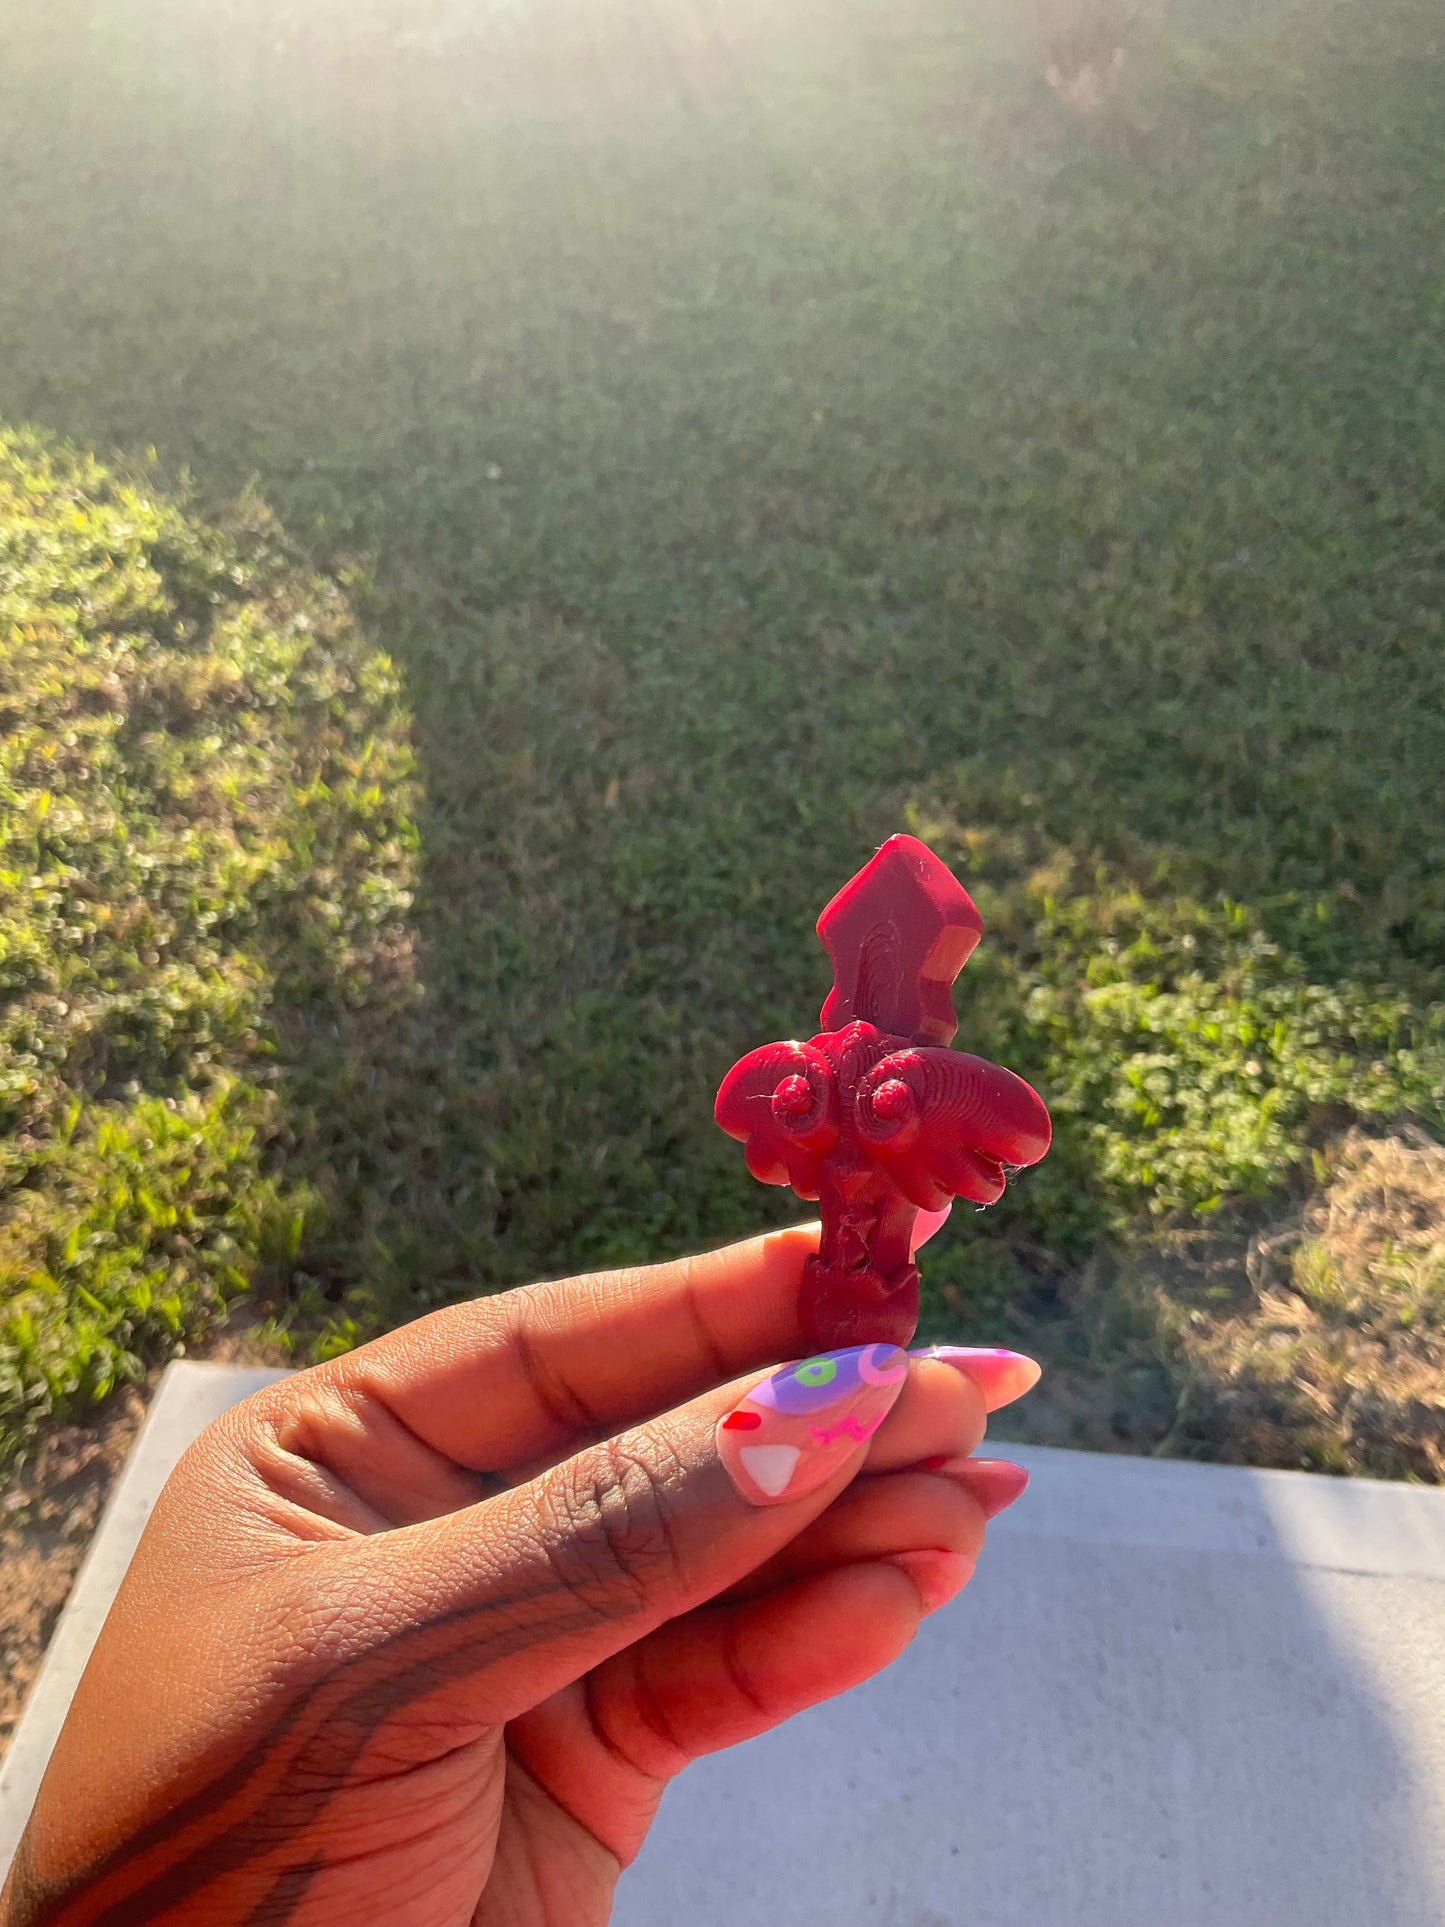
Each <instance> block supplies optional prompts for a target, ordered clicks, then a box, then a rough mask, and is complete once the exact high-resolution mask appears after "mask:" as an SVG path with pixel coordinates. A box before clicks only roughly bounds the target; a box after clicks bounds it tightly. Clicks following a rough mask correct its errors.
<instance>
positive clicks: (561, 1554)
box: [0, 1227, 1038, 1927]
mask: <svg viewBox="0 0 1445 1927" xmlns="http://www.w3.org/2000/svg"><path fill="white" fill-rule="evenodd" d="M816 1240H817V1229H816V1227H811V1228H809V1227H803V1228H800V1229H797V1230H792V1231H786V1232H779V1233H776V1234H774V1235H772V1236H770V1237H765V1238H759V1239H755V1240H753V1241H751V1242H749V1243H746V1244H742V1245H737V1246H733V1247H731V1248H730V1249H727V1250H724V1251H719V1252H714V1253H711V1254H709V1255H707V1256H704V1257H700V1258H694V1259H687V1260H682V1261H680V1262H677V1263H674V1264H666V1265H659V1266H656V1267H653V1268H650V1269H646V1270H637V1271H626V1272H618V1273H613V1274H610V1275H606V1276H601V1277H595V1278H581V1279H573V1280H569V1281H567V1282H564V1283H561V1284H554V1285H537V1286H533V1287H531V1288H529V1289H527V1290H524V1291H514V1292H509V1293H506V1294H505V1295H502V1296H499V1297H494V1298H485V1299H480V1300H477V1301H475V1302H473V1303H470V1304H465V1305H458V1306H454V1307H451V1308H449V1309H447V1310H444V1311H439V1312H436V1313H434V1314H432V1315H431V1316H430V1317H427V1318H422V1319H419V1320H418V1321H417V1322H416V1323H415V1324H412V1325H408V1326H406V1327H404V1328H402V1329H401V1330H399V1331H396V1332H393V1333H391V1334H390V1335H389V1336H387V1337H385V1338H381V1339H378V1340H377V1341H376V1342H375V1343H373V1344H370V1345H365V1346H363V1347H361V1348H360V1349H359V1350H357V1351H355V1352H352V1353H350V1354H348V1355H347V1356H345V1357H342V1358H338V1359H335V1360H332V1361H331V1362H329V1363H327V1364H325V1365H320V1366H317V1367H315V1368H314V1369H312V1370H310V1371H307V1372H302V1373H299V1374H297V1375H296V1376H295V1377H292V1378H290V1379H286V1380H283V1381H280V1382H278V1383H276V1384H275V1385H272V1386H270V1387H268V1388H267V1389H266V1390H264V1391H262V1392H259V1393H257V1394H256V1395H255V1396H253V1397H252V1398H249V1399H247V1400H246V1401H245V1402H244V1403H243V1404H241V1405H239V1406H237V1407H236V1408H235V1409H234V1410H232V1411H231V1412H229V1413H227V1414H226V1415H225V1416H224V1417H223V1418H222V1419H220V1420H219V1421H218V1422H217V1423H216V1424H215V1425H213V1426H212V1427H211V1428H210V1429H209V1430H208V1431H207V1432H206V1433H205V1434H203V1436H202V1437H201V1438H200V1439H198V1440H197V1441H196V1443H195V1444H194V1445H193V1446H192V1447H191V1449H190V1451H189V1452H188V1453H187V1454H186V1456H185V1457H184V1458H183V1459H182V1461H181V1463H180V1465H179V1466H178V1467H177V1468H176V1470H175V1472H174V1473H173V1474H172V1475H171V1478H170V1479H169V1481H168V1482H167V1484H166V1487H165V1489H164V1491H163V1492H162V1494H161V1497H160V1499H159V1501H158V1503H157V1505H156V1508H155V1512H154V1514H153V1515H152V1518H151V1521H150V1523H149V1525H148V1526H147V1528H146V1532H145V1535H144V1537H143V1539H142V1541H141V1544H140V1546H139V1548H138V1550H137V1553H136V1556H135V1559H134V1561H133V1562H132V1565H131V1568H130V1571H129V1572H128V1573H127V1575H126V1579H125V1581H124V1584H123V1585H122V1587H121V1589H120V1592H119V1593H118V1595H117V1597H116V1601H115V1604H114V1606H113V1607H112V1609H111V1613H110V1616H109V1618H108V1620H107V1621H106V1624H105V1627H104V1630H103V1631H102V1633H101V1636H100V1640H99V1642H98V1643H97V1646H96V1649H95V1652H94V1655H93V1656H92V1659H91V1661H90V1664H89V1666H88V1667H87V1669H86V1672H85V1676H84V1678H83V1679H82V1681H81V1684H80V1687H79V1689H78V1691H77V1693H76V1696H75V1700H74V1703H73V1705H72V1708H71V1711H70V1715H69V1717H68V1719H67V1721H66V1724H65V1727H64V1729H63V1731H62V1733H61V1735H60V1737H59V1740H58V1741H57V1744H56V1747H55V1751H54V1754H53V1756H52V1760H51V1764H50V1769H49V1771H48V1773H47V1774H46V1777H45V1781H44V1784H43V1786H42V1788H41V1791H40V1796H39V1799H38V1801H37V1804H36V1809H35V1813H34V1816H33V1818H32V1820H31V1824H30V1827H29V1829H28V1831H27V1833H26V1836H25V1839H24V1841H23V1842H22V1845H21V1849H20V1852H19V1855H18V1856H17V1860H16V1863H15V1867H14V1870H13V1872H12V1875H11V1878H10V1881H9V1883H8V1884H7V1886H6V1888H5V1893H4V1896H3V1898H0V1922H3V1923H4V1924H5V1927H41V1923H55V1924H63V1927H81V1923H86V1924H87V1927H89V1924H91V1923H95V1924H96V1927H99V1924H100V1923H105V1927H120V1924H121V1923H131V1922H141V1921H145V1922H147V1923H153V1922H170V1923H181V1922H186V1923H191V1922H205V1923H206V1924H207V1927H226V1923H231V1922H235V1923H255V1924H258V1927H259V1923H269V1922H279V1921H288V1922H297V1923H306V1927H331V1924H332V1923H335V1924H336V1927H342V1924H343V1923H345V1927H357V1923H367V1922H386V1923H388V1927H467V1924H468V1923H470V1924H471V1927H598V1924H600V1923H602V1922H605V1921H606V1920H607V1919H608V1917H609V1914H610V1911H611V1904H612V1893H613V1888H614V1886H615V1883H616V1880H617V1877H618V1874H619V1871H620V1870H621V1868H622V1867H624V1866H625V1865H626V1864H627V1863H628V1862H629V1861H630V1860H631V1859H632V1858H633V1856H634V1855H635V1854H636V1852H637V1850H638V1848H639V1846H640V1845H641V1842H642V1840H643V1837H644V1836H645V1834H646V1832H647V1829H648V1826H649V1824H650V1823H651V1821H652V1818H653V1815H654V1814H655V1812H656V1810H657V1806H658V1802H659V1800H660V1799H661V1796H662V1793H663V1790H664V1788H665V1787H666V1784H667V1782H668V1781H669V1780H670V1779H671V1778H672V1776H673V1775H674V1774H675V1773H677V1772H679V1771H680V1770H681V1769H682V1767H683V1766H685V1765H686V1764H687V1762H688V1761H689V1760H691V1759H694V1758H696V1757H697V1756H698V1755H700V1754H703V1753H708V1752H712V1751H714V1750H715V1749H717V1748H719V1747H723V1746H729V1745H732V1744H734V1743H735V1742H736V1741H739V1740H743V1739H747V1738H749V1737H751V1736H752V1735H754V1734H757V1733H760V1732H763V1731H765V1730H766V1729H767V1728H768V1727H771V1726H773V1725H775V1724H776V1723H777V1722H778V1721H780V1720H783V1719H786V1718H787V1717H788V1716H789V1715H790V1714H792V1713H795V1712H798V1711H801V1710H802V1709H803V1708H804V1707H807V1706H811V1705H813V1704H815V1703H816V1702H817V1701H819V1700H822V1699H826V1698H828V1697H829V1696H831V1695H832V1694H835V1693H839V1692H842V1691H844V1690H845V1689H846V1688H848V1687H850V1686H853V1685H856V1684H857V1683H858V1682H859V1681H861V1680H863V1679H866V1678H867V1677H868V1676H869V1675H870V1674H872V1673H874V1672H876V1671H878V1670H879V1668H881V1667H883V1666H885V1665H887V1664H888V1662H889V1661H890V1660H892V1659H893V1658H895V1657H896V1655H897V1654H898V1653H899V1652H901V1651H902V1649H903V1648H904V1647H905V1646H906V1645H907V1643H908V1642H909V1640H910V1639H911V1638H912V1637H913V1634H914V1632H915V1630H916V1629H917V1626H918V1623H919V1621H920V1619H921V1618H922V1617H923V1615H924V1614H925V1613H927V1612H929V1611H931V1610H933V1609H934V1608H935V1607H937V1606H938V1605H940V1604H942V1603H943V1602H944V1600H946V1599H948V1598H950V1597H952V1596H953V1594H954V1593H955V1592H956V1591H957V1590H958V1589H959V1587H960V1586H962V1585H963V1584H964V1583H965V1582H966V1580H967V1579H968V1577H969V1576H970V1574H971V1572H972V1570H973V1565H974V1562H975V1560H976V1559H977V1557H978V1554H979V1552H980V1549H981V1547H982V1543H983V1535H984V1524H985V1520H986V1518H987V1517H988V1516H989V1514H990V1513H991V1512H994V1511H997V1510H999V1509H1000V1507H1001V1506H1002V1505H1004V1504H1007V1503H1009V1501H1010V1500H1011V1499H1013V1498H1016V1497H1017V1496H1018V1493H1019V1492H1020V1491H1021V1490H1022V1487H1023V1483H1024V1479H1023V1475H1022V1473H1021V1472H1019V1471H1018V1469H1017V1468H1016V1467H1011V1466H1007V1465H1004V1464H1001V1463H999V1462H997V1461H989V1460H978V1459H970V1458H969V1457H968V1455H969V1454H971V1453H972V1452H973V1451H974V1449H975V1447H976V1446H977V1445H978V1444H979V1442H980V1440H981V1439H982V1437H983V1432H984V1425H985V1415H986V1412H987V1411H988V1410H990V1409H993V1408H995V1407H997V1406H998V1405H1002V1404H1005V1403H1007V1402H1008V1401H1009V1400H1010V1399H1012V1398H1015V1397H1017V1396H1019V1394H1020V1393H1021V1392H1023V1391H1026V1390H1027V1389H1028V1388H1029V1386H1030V1385H1031V1384H1032V1383H1033V1382H1034V1380H1035V1379H1036V1378H1037V1375H1038V1373H1037V1367H1035V1366H1033V1365H1031V1364H1030V1363H1029V1361H1027V1360H1024V1359H1020V1358H1018V1357H1017V1356H1016V1355H1015V1354H1013V1353H1007V1352H1000V1353H965V1352H954V1353H951V1354H948V1355H946V1356H945V1357H935V1356H926V1355H919V1354H914V1355H912V1357H911V1359H909V1360H908V1361H906V1369H905V1360H904V1357H903V1355H902V1354H899V1353H896V1352H894V1351H893V1350H892V1348H890V1347H887V1346H879V1347H866V1348H863V1354H864V1355H863V1356H862V1357H861V1360H860V1354H859V1353H857V1352H855V1353H848V1354H837V1355H834V1361H833V1362H832V1363H831V1366H830V1363H829V1362H827V1361H818V1362H816V1363H815V1364H813V1365H812V1366H810V1368H808V1369H807V1370H805V1371H804V1372H803V1373H802V1374H801V1375H797V1374H794V1373H792V1372H788V1373H786V1374H780V1373H778V1372H777V1370H776V1365H775V1361H777V1360H779V1359H792V1358H797V1357H798V1356H799V1355H800V1353H802V1352H803V1350H804V1347H803V1345H802V1341H801V1335H800V1333H799V1330H798V1326H797V1293H798V1281H799V1277H800V1274H801V1271H802V1266H803V1262H804V1260H805V1258H806V1257H807V1256H808V1254H809V1253H810V1252H811V1251H812V1250H813V1249H814V1248H815V1247H816ZM950 1359H951V1361H952V1362H949V1360H950ZM764 1367H769V1368H772V1369H771V1370H770V1371H769V1372H766V1373H764V1374H763V1375H762V1376H761V1377H760V1376H759V1372H760V1368H764ZM830 1370H831V1373H832V1376H831V1377H830ZM835 1381H836V1383H835ZM770 1387H771V1388H772V1389H769V1388H770ZM836 1387H842V1388H843V1391H844V1393H845V1396H844V1397H843V1398H842V1399H841V1401H840V1400H839V1399H838V1398H836V1397H834V1390H835V1389H836ZM750 1394H752V1396H749V1395H750ZM729 1416H732V1417H733V1418H734V1419H735V1420H736V1422H735V1423H734V1424H733V1425H732V1426H730V1427H729V1426H724V1425H723V1424H722V1423H721V1422H722V1421H724V1420H726V1419H727V1418H728V1417H729ZM750 1439H751V1440H752V1441H753V1442H754V1444H753V1446H752V1447H749V1444H748V1441H749V1440H750ZM758 1444H762V1445H763V1446H764V1447H765V1448H769V1447H770V1448H771V1451H772V1457H771V1458H768V1457H767V1456H763V1457H755V1456H750V1453H751V1452H753V1451H755V1449H756V1446H757V1445H758ZM794 1445H797V1447H798V1450H797V1452H796V1454H794V1456H793V1457H792V1458H789V1457H788V1454H789V1452H790V1451H792V1449H793V1446H794ZM780 1454H781V1456H779V1455H780ZM750 1468H751V1469H750ZM779 1477H786V1478H788V1483H787V1485H786V1486H785V1488H784V1489H783V1490H782V1492H781V1493H780V1494H772V1493H770V1492H769V1491H768V1490H765V1489H764V1488H765V1487H772V1486H776V1485H777V1483H778V1480H779ZM720 1844H721V1843H720Z"/></svg>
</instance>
